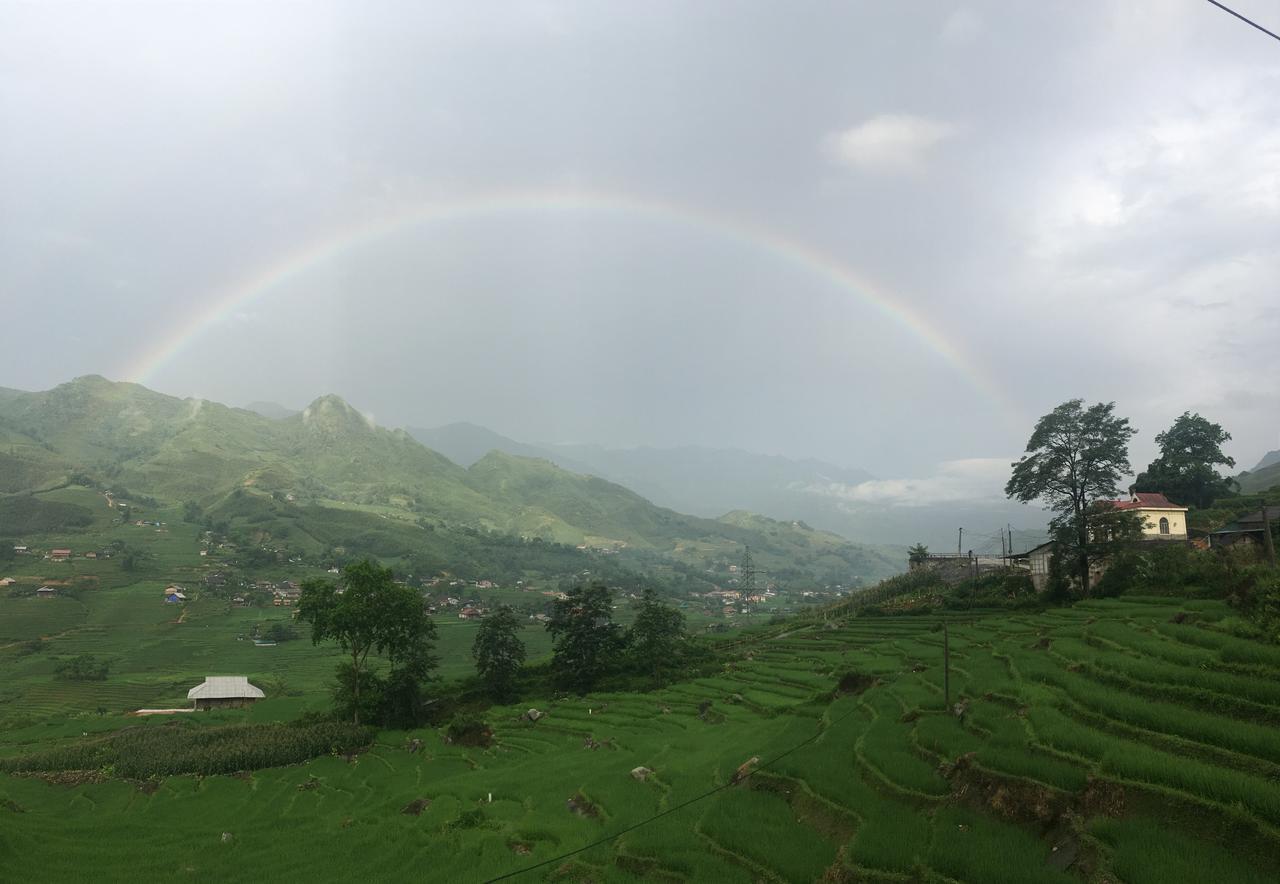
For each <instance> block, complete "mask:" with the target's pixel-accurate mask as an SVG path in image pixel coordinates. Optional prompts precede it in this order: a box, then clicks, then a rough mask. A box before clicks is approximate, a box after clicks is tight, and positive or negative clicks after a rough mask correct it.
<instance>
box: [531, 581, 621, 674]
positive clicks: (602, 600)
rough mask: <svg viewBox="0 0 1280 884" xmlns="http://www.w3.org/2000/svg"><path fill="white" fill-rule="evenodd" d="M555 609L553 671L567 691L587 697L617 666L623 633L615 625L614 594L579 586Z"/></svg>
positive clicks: (599, 586)
mask: <svg viewBox="0 0 1280 884" xmlns="http://www.w3.org/2000/svg"><path fill="white" fill-rule="evenodd" d="M565 596H566V597H565V598H563V599H557V600H556V602H555V604H554V605H553V606H552V610H551V619H550V620H549V621H548V622H547V631H548V632H550V633H551V640H552V649H553V653H552V658H551V668H552V672H553V673H554V675H555V678H556V681H557V682H558V683H559V684H561V685H562V686H563V687H566V688H568V689H570V690H573V691H576V692H577V693H579V694H585V693H586V692H587V691H589V690H591V688H592V687H594V686H595V684H596V682H597V681H599V679H600V677H601V676H602V675H604V674H605V673H607V672H608V671H609V670H610V669H611V668H613V666H614V665H615V664H616V663H617V659H618V655H619V652H620V651H621V649H622V643H623V642H622V630H621V627H619V626H618V624H616V623H614V622H613V592H612V591H611V590H610V589H609V587H607V586H605V585H604V584H602V583H592V584H589V585H585V586H575V587H574V588H573V589H571V590H569V591H568V592H567V593H566V594H565Z"/></svg>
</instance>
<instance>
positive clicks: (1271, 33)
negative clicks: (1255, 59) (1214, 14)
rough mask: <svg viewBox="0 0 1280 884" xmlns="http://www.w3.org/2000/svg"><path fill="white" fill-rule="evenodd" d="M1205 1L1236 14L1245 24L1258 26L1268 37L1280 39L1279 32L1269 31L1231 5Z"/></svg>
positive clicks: (1216, 0)
mask: <svg viewBox="0 0 1280 884" xmlns="http://www.w3.org/2000/svg"><path fill="white" fill-rule="evenodd" d="M1205 2H1206V3H1209V4H1212V5H1213V6H1216V7H1218V8H1219V9H1221V10H1222V11H1223V12H1225V13H1227V14H1228V15H1234V16H1235V17H1236V18H1238V19H1240V21H1242V22H1244V23H1245V24H1247V25H1249V26H1250V27H1254V28H1257V29H1258V30H1259V31H1262V33H1264V34H1266V35H1267V36H1268V37H1271V38H1272V39H1273V40H1280V34H1277V33H1276V32H1275V31H1268V30H1267V29H1266V28H1264V27H1263V26H1262V25H1260V24H1258V23H1257V22H1256V21H1254V20H1253V19H1251V18H1246V17H1245V16H1243V15H1241V14H1240V13H1238V12H1236V11H1235V10H1234V9H1232V8H1231V7H1230V6H1227V5H1225V4H1223V3H1219V2H1218V0H1205Z"/></svg>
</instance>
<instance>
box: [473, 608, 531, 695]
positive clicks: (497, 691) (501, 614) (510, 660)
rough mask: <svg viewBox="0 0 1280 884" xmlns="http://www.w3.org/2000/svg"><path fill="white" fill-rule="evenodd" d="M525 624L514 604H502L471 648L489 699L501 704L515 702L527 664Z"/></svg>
mask: <svg viewBox="0 0 1280 884" xmlns="http://www.w3.org/2000/svg"><path fill="white" fill-rule="evenodd" d="M521 625H522V624H521V623H520V621H519V619H517V617H516V613H515V611H513V610H512V609H511V606H510V605H499V606H498V608H497V609H496V610H495V611H494V612H493V613H492V614H490V615H489V616H488V617H486V618H484V622H482V623H481V624H480V629H479V630H478V631H477V632H476V640H475V644H473V645H472V646H471V655H472V656H473V657H475V659H476V674H477V675H479V676H480V680H481V681H482V682H483V683H484V686H485V690H487V691H488V692H489V696H491V697H493V698H494V699H495V700H498V701H500V702H501V701H504V700H505V701H509V700H511V699H513V695H514V693H515V685H516V679H517V678H518V677H519V675H520V668H521V667H522V666H523V665H524V661H525V647H524V642H522V641H520V629H521Z"/></svg>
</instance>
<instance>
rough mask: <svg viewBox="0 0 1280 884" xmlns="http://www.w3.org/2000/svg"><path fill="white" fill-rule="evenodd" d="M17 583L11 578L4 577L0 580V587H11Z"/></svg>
mask: <svg viewBox="0 0 1280 884" xmlns="http://www.w3.org/2000/svg"><path fill="white" fill-rule="evenodd" d="M17 582H18V581H16V580H14V579H13V578H12V577H5V578H4V579H2V580H0V586H13V585H14V584H15V583H17Z"/></svg>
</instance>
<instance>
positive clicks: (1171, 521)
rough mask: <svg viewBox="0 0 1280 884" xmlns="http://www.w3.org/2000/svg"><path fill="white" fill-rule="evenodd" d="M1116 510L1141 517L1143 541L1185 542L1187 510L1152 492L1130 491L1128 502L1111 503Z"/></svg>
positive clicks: (1116, 501)
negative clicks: (1126, 511)
mask: <svg viewBox="0 0 1280 884" xmlns="http://www.w3.org/2000/svg"><path fill="white" fill-rule="evenodd" d="M1112 503H1113V504H1114V505H1115V508H1116V509H1118V510H1128V511H1130V512H1134V513H1137V514H1138V515H1139V516H1141V517H1142V539H1143V540H1186V539H1187V508H1186V507H1185V506H1178V504H1176V503H1174V502H1173V501H1171V500H1169V498H1167V497H1165V496H1164V495H1163V494H1157V493H1155V492H1154V491H1130V492H1129V499H1128V500H1115V501H1112Z"/></svg>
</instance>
